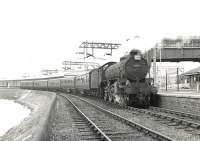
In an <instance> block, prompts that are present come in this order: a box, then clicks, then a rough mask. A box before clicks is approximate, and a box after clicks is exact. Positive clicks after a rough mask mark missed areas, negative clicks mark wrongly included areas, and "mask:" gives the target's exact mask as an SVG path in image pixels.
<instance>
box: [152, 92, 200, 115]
mask: <svg viewBox="0 0 200 141" xmlns="http://www.w3.org/2000/svg"><path fill="white" fill-rule="evenodd" d="M155 99H156V102H154V104H155V105H154V106H157V107H161V108H165V109H171V110H177V111H181V112H184V113H191V114H195V115H200V109H199V108H198V107H200V95H196V96H192V95H188V94H186V95H183V94H182V95H180V94H177V95H173V94H172V95H170V93H169V94H168V95H164V94H158V95H157V97H156V98H155Z"/></svg>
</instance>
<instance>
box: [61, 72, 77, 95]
mask: <svg viewBox="0 0 200 141" xmlns="http://www.w3.org/2000/svg"><path fill="white" fill-rule="evenodd" d="M60 89H61V91H64V92H72V90H74V89H75V76H65V77H64V78H61V79H60Z"/></svg>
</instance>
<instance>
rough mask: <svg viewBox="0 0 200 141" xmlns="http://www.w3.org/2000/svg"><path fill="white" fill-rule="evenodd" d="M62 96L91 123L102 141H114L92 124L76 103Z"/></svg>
mask: <svg viewBox="0 0 200 141" xmlns="http://www.w3.org/2000/svg"><path fill="white" fill-rule="evenodd" d="M59 95H60V96H62V97H64V98H65V99H67V100H68V101H69V102H70V103H71V104H72V105H73V107H74V108H75V109H76V111H77V112H78V113H79V114H80V115H81V116H82V117H83V118H84V119H85V120H86V121H87V122H88V123H89V125H90V126H91V127H92V129H93V130H94V131H95V132H96V133H97V134H98V135H100V137H101V139H102V140H105V141H112V140H111V139H110V138H109V137H108V136H107V135H106V134H105V133H104V132H103V131H102V130H101V129H99V127H98V126H97V125H96V124H95V123H94V122H92V121H91V120H90V119H89V118H88V117H87V116H86V115H85V114H84V113H83V112H82V111H81V110H80V109H79V108H78V107H77V106H76V105H74V103H73V102H72V101H71V100H70V99H69V98H67V97H66V96H64V95H62V94H59Z"/></svg>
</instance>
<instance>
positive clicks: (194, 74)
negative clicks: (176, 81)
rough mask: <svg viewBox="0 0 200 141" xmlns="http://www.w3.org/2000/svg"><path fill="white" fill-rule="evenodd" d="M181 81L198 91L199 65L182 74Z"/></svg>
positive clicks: (199, 86)
mask: <svg viewBox="0 0 200 141" xmlns="http://www.w3.org/2000/svg"><path fill="white" fill-rule="evenodd" d="M182 80H183V81H182V82H183V83H184V84H188V85H189V88H190V89H194V90H195V89H196V91H197V92H200V67H197V68H194V69H192V70H190V71H187V72H185V73H183V74H182Z"/></svg>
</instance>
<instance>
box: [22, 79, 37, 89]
mask: <svg viewBox="0 0 200 141" xmlns="http://www.w3.org/2000/svg"><path fill="white" fill-rule="evenodd" d="M20 88H22V89H34V81H31V80H23V81H20Z"/></svg>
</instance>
